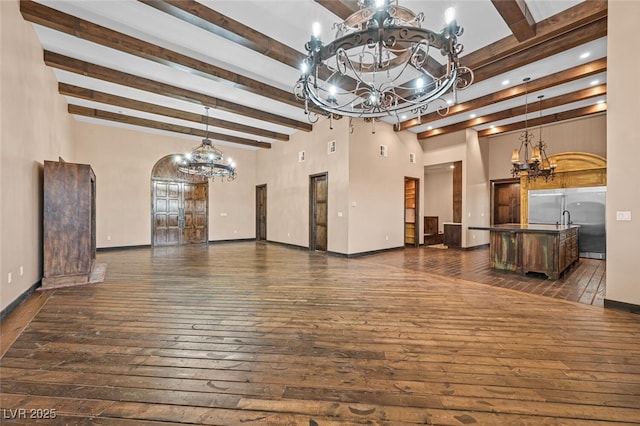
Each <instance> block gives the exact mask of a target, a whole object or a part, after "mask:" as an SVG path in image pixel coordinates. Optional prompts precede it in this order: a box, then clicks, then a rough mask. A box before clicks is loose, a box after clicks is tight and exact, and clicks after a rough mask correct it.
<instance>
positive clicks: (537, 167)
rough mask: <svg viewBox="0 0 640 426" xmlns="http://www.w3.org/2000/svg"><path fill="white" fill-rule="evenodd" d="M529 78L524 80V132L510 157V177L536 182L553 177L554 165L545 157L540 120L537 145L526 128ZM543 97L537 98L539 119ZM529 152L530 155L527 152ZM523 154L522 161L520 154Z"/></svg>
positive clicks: (545, 146)
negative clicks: (525, 178)
mask: <svg viewBox="0 0 640 426" xmlns="http://www.w3.org/2000/svg"><path fill="white" fill-rule="evenodd" d="M529 80H531V79H530V78H529V77H527V78H525V79H524V80H523V81H524V82H525V92H524V93H525V94H524V132H522V134H521V135H520V149H514V150H513V154H512V155H511V175H512V176H513V177H525V176H526V177H527V179H528V180H531V179H533V180H536V179H537V178H538V177H543V178H544V180H545V181H548V180H549V179H552V180H553V178H554V177H555V173H556V165H555V164H552V163H551V161H550V160H549V157H547V152H546V148H547V145H546V144H545V143H544V141H543V140H542V120H540V136H539V140H538V143H537V144H535V145H534V143H533V138H534V136H533V133H531V132H530V131H529V128H528V126H527V124H528V123H527V112H528V102H527V96H528V90H527V88H528V84H529ZM543 97H544V95H540V96H538V100H539V110H540V118H541V119H542V98H543ZM530 151H531V154H529V152H530ZM523 153H524V160H522V161H521V160H520V159H521V158H522V154H523Z"/></svg>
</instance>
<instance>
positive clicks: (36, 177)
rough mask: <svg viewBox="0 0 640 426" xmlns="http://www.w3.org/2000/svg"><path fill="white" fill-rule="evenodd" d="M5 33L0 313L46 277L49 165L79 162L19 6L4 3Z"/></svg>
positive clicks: (1, 24)
mask: <svg viewBox="0 0 640 426" xmlns="http://www.w3.org/2000/svg"><path fill="white" fill-rule="evenodd" d="M0 31H1V33H0V38H1V49H2V59H1V64H0V90H1V93H0V110H1V114H0V116H1V117H2V118H1V122H0V141H1V144H2V146H1V153H0V174H1V177H0V191H1V196H2V203H1V207H0V229H1V230H2V235H1V236H2V239H1V244H2V249H1V254H0V308H2V309H4V308H5V307H6V306H7V305H9V304H10V303H11V302H13V301H14V300H15V299H16V298H17V297H19V296H20V295H21V294H22V293H24V292H25V291H26V290H27V289H29V288H30V287H31V286H33V285H34V284H36V283H37V282H38V281H39V280H40V278H41V277H42V260H41V258H42V213H41V211H42V167H43V164H44V160H57V159H58V157H59V156H61V157H63V158H64V159H65V160H68V161H73V160H74V158H73V153H72V136H71V119H70V117H69V115H68V114H67V110H66V104H65V101H64V99H63V98H62V97H61V96H60V95H58V92H57V82H56V79H55V76H54V74H53V72H52V71H51V70H50V69H48V68H46V67H45V66H44V64H43V61H42V48H41V46H40V43H39V41H38V38H37V36H36V34H35V32H34V30H33V27H32V25H31V24H28V23H26V22H25V21H24V20H23V19H22V16H21V15H20V12H19V7H18V2H17V1H13V0H3V1H0ZM21 267H22V270H23V274H22V275H20V268H21ZM9 274H11V276H12V277H11V278H12V282H11V283H8V275H9Z"/></svg>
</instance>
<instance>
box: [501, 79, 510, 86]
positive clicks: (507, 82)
mask: <svg viewBox="0 0 640 426" xmlns="http://www.w3.org/2000/svg"><path fill="white" fill-rule="evenodd" d="M509 83H510V81H509V80H503V81H502V85H503V86H506V85H507V84H509Z"/></svg>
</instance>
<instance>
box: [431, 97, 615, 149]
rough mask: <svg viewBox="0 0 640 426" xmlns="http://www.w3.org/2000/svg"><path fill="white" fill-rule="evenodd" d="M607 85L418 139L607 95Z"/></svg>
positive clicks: (501, 113)
mask: <svg viewBox="0 0 640 426" xmlns="http://www.w3.org/2000/svg"><path fill="white" fill-rule="evenodd" d="M606 93H607V87H606V85H604V84H603V85H600V86H596V87H591V88H588V89H582V90H579V91H577V92H573V93H569V94H566V95H561V96H556V97H554V98H548V99H543V100H542V102H540V103H538V102H532V101H534V100H531V99H530V100H529V102H532V103H530V104H529V105H526V104H525V105H523V106H519V107H516V108H509V109H505V110H502V111H499V112H495V113H493V114H485V115H483V116H481V117H474V118H472V119H470V120H466V121H460V122H458V123H456V124H451V125H449V126H446V127H439V128H437V129H433V130H429V131H426V132H422V133H418V139H426V138H429V137H432V136H438V135H444V134H447V133H453V132H457V131H459V130H464V129H468V128H469V127H473V126H479V125H481V124H487V123H491V122H492V121H499V120H504V119H505V118H509V117H514V116H518V115H523V114H526V113H527V112H536V111H540V110H542V109H548V108H553V107H557V106H560V105H566V104H571V103H574V102H579V101H582V100H585V99H590V98H594V97H596V96H602V95H606Z"/></svg>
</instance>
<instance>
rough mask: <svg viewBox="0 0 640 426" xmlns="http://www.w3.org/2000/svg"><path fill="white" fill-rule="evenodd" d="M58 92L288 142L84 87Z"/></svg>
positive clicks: (62, 86)
mask: <svg viewBox="0 0 640 426" xmlns="http://www.w3.org/2000/svg"><path fill="white" fill-rule="evenodd" d="M58 92H60V94H61V95H64V96H71V97H74V98H78V99H85V100H88V101H94V102H99V103H101V104H107V105H113V106H117V107H121V108H128V109H134V110H137V111H143V112H148V113H150V114H157V115H162V116H165V117H170V118H177V119H179V120H186V121H193V122H194V123H203V124H205V123H208V124H209V125H210V126H213V127H219V128H223V129H227V130H234V131H236V132H242V133H249V134H253V135H256V136H261V137H263V138H268V139H276V140H280V141H288V140H289V135H286V134H284V133H277V132H271V131H268V130H264V129H259V128H257V127H251V126H245V125H243V124H239V123H235V122H232V121H227V120H221V119H218V118H215V117H209V118H208V120H207V117H206V116H205V115H200V114H194V113H192V112H187V111H182V110H179V109H175V108H168V107H163V106H160V105H156V104H152V103H149V102H143V101H138V100H135V99H129V98H124V97H121V96H116V95H112V94H109V93H104V92H99V91H97V90H91V89H87V88H84V87H78V86H74V85H71V84H66V83H58Z"/></svg>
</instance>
